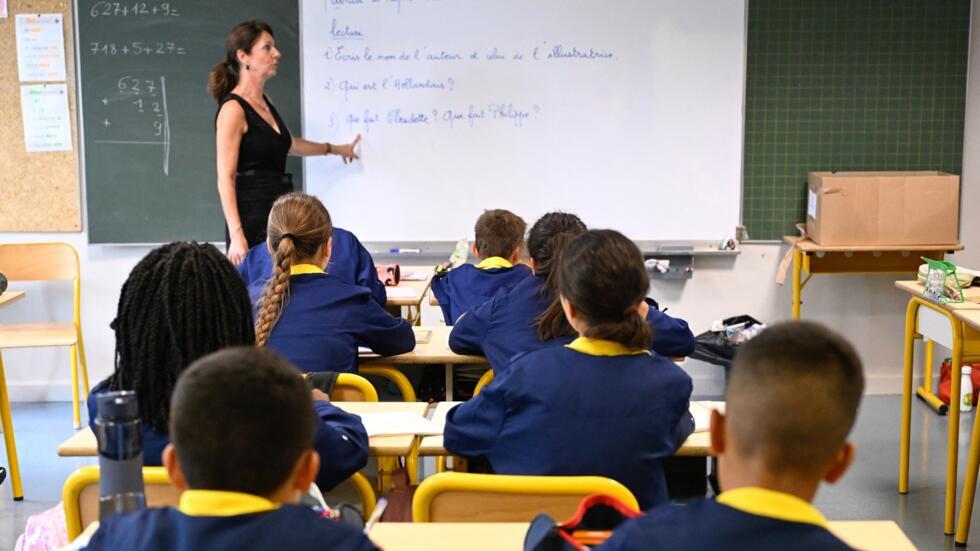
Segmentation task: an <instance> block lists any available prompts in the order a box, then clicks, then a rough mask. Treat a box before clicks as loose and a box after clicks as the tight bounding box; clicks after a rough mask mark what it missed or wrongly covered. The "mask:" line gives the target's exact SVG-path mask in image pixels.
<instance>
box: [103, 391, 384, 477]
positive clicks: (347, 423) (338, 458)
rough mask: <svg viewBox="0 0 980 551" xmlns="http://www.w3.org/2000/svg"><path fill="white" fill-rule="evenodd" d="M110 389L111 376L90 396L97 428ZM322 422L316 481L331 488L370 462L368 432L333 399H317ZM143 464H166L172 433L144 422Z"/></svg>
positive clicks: (317, 438)
mask: <svg viewBox="0 0 980 551" xmlns="http://www.w3.org/2000/svg"><path fill="white" fill-rule="evenodd" d="M108 391H109V381H108V379H107V380H105V381H102V382H101V383H99V384H97V385H95V387H94V388H93V389H92V391H91V392H90V393H89V396H88V402H87V403H88V423H89V427H91V428H92V430H93V431H94V430H95V418H96V416H97V415H98V410H99V406H98V400H97V397H98V395H100V394H103V393H105V392H108ZM313 409H314V410H316V414H317V417H319V418H320V421H321V422H320V423H319V424H317V427H316V434H315V436H314V440H313V449H315V450H316V451H317V452H318V453H319V454H320V472H319V473H317V479H316V484H317V486H319V487H320V488H321V489H322V490H324V491H328V490H330V489H332V488H334V487H336V486H337V485H338V484H340V483H341V482H343V481H344V480H346V479H347V478H349V477H350V476H351V475H352V474H354V473H356V472H357V471H360V470H361V469H363V468H364V466H365V465H367V458H368V435H367V431H366V430H365V429H364V425H363V424H362V423H361V418H360V417H358V416H357V415H354V414H352V413H347V412H346V411H344V410H342V409H340V408H338V407H337V406H335V405H333V404H331V403H330V402H323V401H314V402H313ZM142 426H143V464H144V465H146V466H147V467H159V466H162V465H163V449H164V448H165V447H167V444H169V443H170V435H169V434H167V433H163V432H157V431H155V430H153V428H152V427H150V426H149V425H148V424H146V423H144V424H143V425H142Z"/></svg>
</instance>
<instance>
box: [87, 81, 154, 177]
mask: <svg viewBox="0 0 980 551" xmlns="http://www.w3.org/2000/svg"><path fill="white" fill-rule="evenodd" d="M101 103H102V106H103V113H102V116H103V120H102V126H104V127H105V129H106V130H107V131H108V132H109V133H110V135H111V134H112V130H113V128H112V120H113V118H114V116H113V115H120V116H122V117H124V118H126V119H127V120H130V118H131V117H132V116H133V114H134V113H135V114H136V119H135V120H136V121H138V122H137V124H136V125H133V124H132V123H128V124H126V126H125V128H123V129H121V130H120V131H119V134H118V139H99V140H95V143H100V144H129V145H152V146H160V147H161V148H162V152H163V173H164V175H167V176H169V175H170V113H169V112H168V111H167V77H163V76H161V77H160V78H159V79H158V80H156V79H141V78H136V77H133V76H128V75H127V76H124V77H122V78H120V79H119V80H118V81H116V90H114V91H113V92H112V93H109V94H106V95H105V96H104V97H103V98H102V101H101Z"/></svg>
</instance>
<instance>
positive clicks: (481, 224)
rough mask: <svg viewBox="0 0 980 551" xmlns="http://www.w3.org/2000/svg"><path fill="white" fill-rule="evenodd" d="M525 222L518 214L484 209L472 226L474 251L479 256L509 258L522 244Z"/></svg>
mask: <svg viewBox="0 0 980 551" xmlns="http://www.w3.org/2000/svg"><path fill="white" fill-rule="evenodd" d="M525 230H527V223H526V222H524V219H522V218H521V217H520V216H517V215H516V214H514V213H513V212H511V211H509V210H504V209H492V210H485V211H483V214H481V215H480V217H479V218H477V220H476V227H474V228H473V231H474V233H475V234H476V252H477V254H479V255H480V258H490V257H492V256H499V257H503V258H510V256H511V255H512V254H514V251H516V250H517V249H518V248H520V247H522V246H523V245H524V231H525Z"/></svg>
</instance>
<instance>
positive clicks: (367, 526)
mask: <svg viewBox="0 0 980 551" xmlns="http://www.w3.org/2000/svg"><path fill="white" fill-rule="evenodd" d="M387 507H388V499H387V498H384V497H382V498H380V499H378V503H377V505H375V506H374V511H373V512H372V513H371V517H370V518H368V519H367V522H365V523H364V533H365V534H369V533H370V532H371V529H372V528H374V525H375V524H377V523H378V521H379V520H381V515H382V514H383V513H384V512H385V508H387Z"/></svg>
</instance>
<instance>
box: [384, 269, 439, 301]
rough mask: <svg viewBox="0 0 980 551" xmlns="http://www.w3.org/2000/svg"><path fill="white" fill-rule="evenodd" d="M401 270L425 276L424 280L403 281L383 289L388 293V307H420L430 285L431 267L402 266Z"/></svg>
mask: <svg viewBox="0 0 980 551" xmlns="http://www.w3.org/2000/svg"><path fill="white" fill-rule="evenodd" d="M401 270H402V272H403V273H404V272H414V273H415V274H425V279H424V280H420V281H419V280H411V281H406V280H404V279H403V280H401V281H400V282H398V285H396V286H394V287H385V292H386V293H388V302H387V304H388V306H420V305H421V304H422V299H423V298H424V297H425V293H426V291H428V290H429V285H431V284H432V275H433V273H434V272H433V267H432V266H402V267H401ZM403 293H405V294H403ZM409 293H410V294H409Z"/></svg>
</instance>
